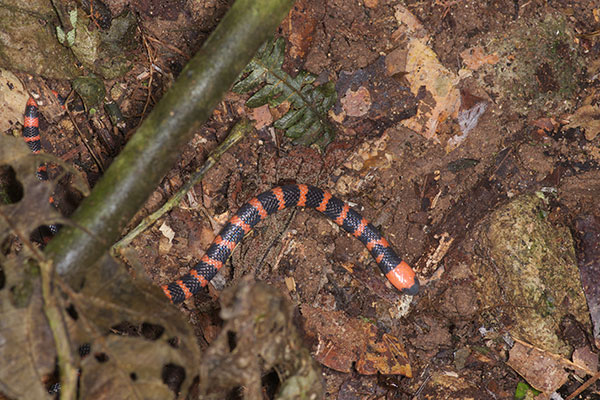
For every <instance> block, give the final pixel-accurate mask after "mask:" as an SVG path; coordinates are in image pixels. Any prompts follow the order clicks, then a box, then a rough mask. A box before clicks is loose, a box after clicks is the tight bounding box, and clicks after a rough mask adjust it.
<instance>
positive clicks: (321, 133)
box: [232, 38, 337, 149]
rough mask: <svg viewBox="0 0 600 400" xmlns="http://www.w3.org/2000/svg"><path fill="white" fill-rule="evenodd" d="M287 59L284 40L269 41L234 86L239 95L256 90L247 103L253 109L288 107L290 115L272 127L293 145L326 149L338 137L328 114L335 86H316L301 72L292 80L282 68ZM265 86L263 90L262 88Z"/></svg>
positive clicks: (308, 74) (311, 79) (305, 72)
mask: <svg viewBox="0 0 600 400" xmlns="http://www.w3.org/2000/svg"><path fill="white" fill-rule="evenodd" d="M284 57H285V41H284V39H283V38H279V39H277V40H274V39H272V40H269V41H267V42H265V44H264V45H263V46H262V47H261V48H260V50H259V51H258V52H257V54H256V56H255V57H254V58H253V59H252V61H250V63H249V64H248V65H247V66H246V68H245V69H244V70H243V71H242V74H241V75H240V78H239V79H238V82H237V83H236V84H235V85H234V86H233V89H232V90H233V91H234V92H236V93H247V92H251V91H254V90H256V89H257V88H259V87H260V89H258V90H256V91H255V92H254V94H253V95H252V96H250V98H249V99H248V101H247V102H246V105H247V106H248V107H250V108H256V107H260V106H263V105H265V104H268V105H269V107H271V108H275V107H278V106H280V105H282V104H284V103H286V102H287V103H289V105H290V107H289V110H288V112H287V113H285V114H284V115H283V116H281V117H280V118H279V119H278V120H277V121H275V122H274V124H273V126H274V127H275V128H277V129H282V130H283V131H285V135H286V136H287V137H289V138H292V139H294V143H298V144H303V145H307V146H309V145H311V144H315V145H317V146H318V147H320V148H321V149H323V148H325V147H326V146H327V145H328V144H329V143H330V142H331V141H332V140H333V139H334V137H335V132H334V130H333V129H332V127H331V126H330V124H329V121H328V119H327V112H328V111H329V109H330V108H331V107H332V106H333V105H334V104H335V101H336V99H337V94H336V91H335V84H334V83H333V82H327V83H325V84H323V85H319V86H315V85H314V82H315V80H316V79H317V77H316V75H314V74H311V73H310V72H307V71H300V72H299V73H298V74H297V75H296V76H295V77H292V76H290V75H289V74H288V73H287V72H285V71H284V70H283V69H282V68H281V67H282V64H283V61H284ZM261 86H262V87H261Z"/></svg>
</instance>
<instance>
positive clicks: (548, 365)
mask: <svg viewBox="0 0 600 400" xmlns="http://www.w3.org/2000/svg"><path fill="white" fill-rule="evenodd" d="M507 364H508V366H510V367H511V368H512V369H514V370H515V371H517V373H518V374H519V375H521V376H522V377H523V378H525V380H526V381H527V382H528V383H529V384H530V385H531V386H533V387H534V388H536V389H537V390H540V391H542V392H545V393H548V394H549V393H552V392H554V391H555V390H557V389H558V388H559V387H561V386H562V385H563V384H564V383H565V382H566V381H567V379H568V378H569V373H568V372H567V371H566V370H565V368H573V366H572V365H571V364H570V363H568V362H567V360H565V359H562V358H560V357H557V356H556V355H554V354H552V353H549V352H547V351H544V350H542V349H538V348H536V347H534V346H531V345H529V344H527V343H525V342H522V341H520V340H517V341H516V342H515V345H514V346H513V348H512V349H511V350H510V356H509V359H508V361H507Z"/></svg>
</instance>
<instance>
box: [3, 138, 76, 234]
mask: <svg viewBox="0 0 600 400" xmlns="http://www.w3.org/2000/svg"><path fill="white" fill-rule="evenodd" d="M47 157H48V156H43V155H35V154H32V153H31V152H30V151H29V149H28V148H27V145H26V144H25V141H24V140H23V139H22V138H14V137H6V136H0V165H8V166H10V167H11V168H12V170H13V171H14V175H15V179H16V181H17V183H16V185H18V186H19V187H20V188H21V190H22V197H21V198H20V199H18V201H16V202H14V203H12V204H6V205H1V206H0V216H1V218H0V242H2V241H3V240H4V239H5V238H6V237H7V235H9V234H11V233H13V234H17V235H18V236H20V237H21V238H22V239H28V238H29V237H30V235H31V233H32V232H34V231H35V230H36V229H37V228H38V227H39V226H42V225H50V224H57V223H67V221H66V220H65V219H64V218H63V217H62V216H61V215H60V214H59V213H58V212H57V211H56V210H55V209H54V208H53V207H52V205H51V204H50V203H49V202H48V201H47V200H44V199H48V198H49V197H50V195H51V194H52V192H53V190H54V183H53V182H52V181H40V180H39V179H38V178H37V177H36V174H35V173H36V170H37V166H38V164H39V163H40V162H41V160H43V159H44V158H47Z"/></svg>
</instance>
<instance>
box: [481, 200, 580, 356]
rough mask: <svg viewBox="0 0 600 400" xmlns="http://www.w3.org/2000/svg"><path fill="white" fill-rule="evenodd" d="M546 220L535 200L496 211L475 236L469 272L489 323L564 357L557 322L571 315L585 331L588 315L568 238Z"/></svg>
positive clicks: (514, 202) (564, 230) (565, 351)
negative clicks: (477, 253)
mask: <svg viewBox="0 0 600 400" xmlns="http://www.w3.org/2000/svg"><path fill="white" fill-rule="evenodd" d="M546 216H547V211H546V208H545V202H544V200H543V199H542V198H541V197H538V196H536V195H522V196H519V197H517V198H515V199H513V200H512V201H511V202H509V203H508V204H506V205H504V206H502V207H500V208H498V209H497V210H496V211H494V212H493V213H492V214H491V215H490V216H489V218H487V219H486V220H485V221H483V222H482V223H481V224H479V226H478V227H477V228H476V229H475V231H474V236H473V237H474V238H477V241H478V244H479V246H480V248H481V250H482V254H484V257H483V258H482V259H479V260H477V261H476V262H474V263H473V265H472V268H471V269H472V272H473V274H474V276H475V287H476V288H477V291H478V296H479V300H480V302H481V306H482V308H483V309H485V310H490V311H489V312H486V313H484V314H483V317H484V318H485V319H487V320H488V321H487V322H488V323H490V324H501V325H502V327H503V329H507V330H508V331H509V332H510V333H511V335H513V336H515V337H517V338H519V339H522V340H525V341H527V342H529V343H531V344H533V345H534V346H536V347H539V348H541V349H544V350H547V351H550V352H552V353H555V354H560V355H562V356H566V357H567V356H569V355H570V353H571V351H572V349H571V348H570V346H569V345H568V344H567V343H565V342H564V341H563V340H561V339H560V337H559V335H558V332H559V329H560V328H559V325H560V322H561V320H562V319H563V318H564V317H565V316H566V315H568V314H572V315H573V316H574V317H575V318H576V319H577V320H578V321H579V322H580V323H581V324H583V325H584V326H586V327H590V321H589V313H588V309H587V304H586V301H585V297H584V294H583V290H582V288H581V282H580V279H579V270H578V268H577V261H576V257H575V249H574V245H573V238H572V237H571V233H570V231H569V229H568V228H567V227H565V226H560V225H555V224H553V223H551V222H550V221H548V219H547V218H546Z"/></svg>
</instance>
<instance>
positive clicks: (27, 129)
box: [23, 91, 65, 240]
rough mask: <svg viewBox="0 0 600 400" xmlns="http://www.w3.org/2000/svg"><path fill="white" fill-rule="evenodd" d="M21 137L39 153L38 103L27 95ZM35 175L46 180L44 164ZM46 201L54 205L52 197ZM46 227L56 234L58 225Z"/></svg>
mask: <svg viewBox="0 0 600 400" xmlns="http://www.w3.org/2000/svg"><path fill="white" fill-rule="evenodd" d="M52 93H53V94H54V95H55V96H56V98H57V99H58V102H59V103H60V105H61V106H63V107H64V104H65V100H64V99H63V98H62V97H61V96H60V95H59V94H58V93H56V92H55V91H52ZM23 139H25V142H26V143H27V145H28V146H29V150H31V152H32V153H34V154H39V153H40V152H41V151H42V142H41V140H40V120H39V113H38V105H37V103H36V101H35V100H34V99H33V97H29V100H27V105H26V106H25V114H24V116H23ZM36 175H37V177H38V179H39V180H41V181H47V180H48V171H47V167H46V164H41V165H40V166H39V167H38V169H37V172H36ZM48 201H49V202H50V204H52V205H54V197H52V196H50V198H49V199H48ZM48 229H49V230H50V234H51V235H56V234H57V233H58V229H59V227H58V225H48ZM41 236H42V238H43V239H44V240H46V239H47V237H46V235H44V234H43V233H41Z"/></svg>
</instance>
